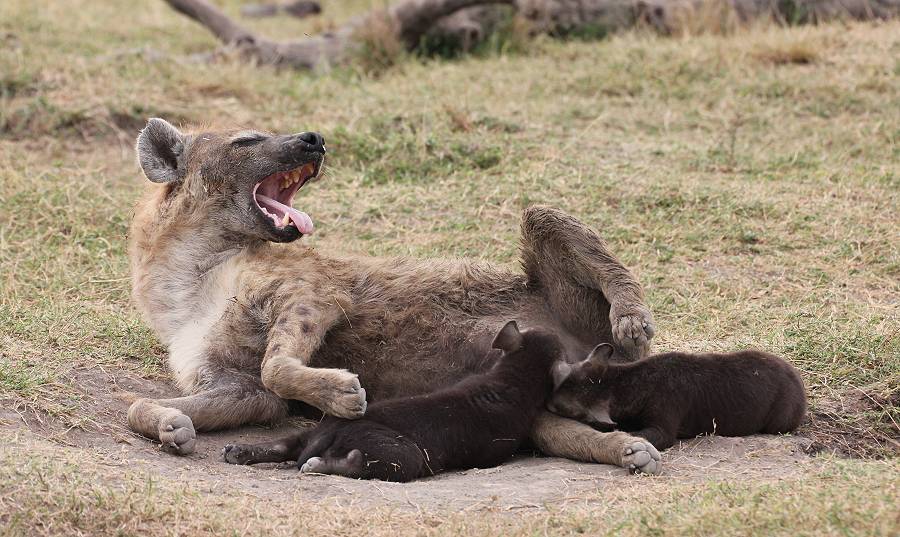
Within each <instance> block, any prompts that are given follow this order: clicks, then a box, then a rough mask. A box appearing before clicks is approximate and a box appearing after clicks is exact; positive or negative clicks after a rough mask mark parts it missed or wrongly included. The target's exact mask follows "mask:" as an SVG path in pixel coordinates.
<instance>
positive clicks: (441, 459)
mask: <svg viewBox="0 0 900 537" xmlns="http://www.w3.org/2000/svg"><path fill="white" fill-rule="evenodd" d="M492 347H493V348H494V349H499V350H500V351H502V355H501V356H500V357H499V358H498V359H497V361H496V363H495V364H494V366H493V367H492V368H491V369H490V370H488V371H487V372H485V373H482V374H475V375H472V376H469V377H467V378H465V379H463V380H462V381H460V382H458V383H456V384H454V385H452V386H450V387H447V388H444V389H441V390H438V391H435V392H432V393H428V394H424V395H419V396H412V397H401V398H397V399H390V400H386V401H384V402H378V403H374V404H372V405H370V406H369V408H368V409H367V411H366V413H365V416H364V417H362V418H360V419H356V420H347V419H343V418H337V417H333V416H327V417H326V418H325V419H324V420H323V421H322V423H321V424H320V425H319V426H317V427H316V428H315V429H312V430H309V431H303V432H301V433H297V434H295V435H292V436H290V437H287V438H284V439H282V440H278V441H275V442H268V443H263V444H251V445H228V446H226V447H225V449H224V456H225V460H227V461H228V462H231V463H235V464H252V463H258V462H281V461H286V460H297V464H298V466H299V467H300V469H301V471H304V472H316V473H324V474H337V475H343V476H347V477H353V478H361V479H381V480H384V481H411V480H414V479H417V478H419V477H425V476H430V475H434V474H437V473H439V472H442V471H444V470H450V469H464V468H487V467H491V466H497V465H498V464H501V463H502V462H503V461H505V460H506V459H508V458H509V457H511V456H512V455H513V454H514V453H515V452H516V451H517V450H518V449H519V446H520V445H521V444H522V442H523V441H524V440H525V439H526V438H528V434H529V431H530V430H531V428H532V425H533V422H534V420H535V417H536V416H537V414H538V412H539V411H540V410H541V409H542V408H543V407H544V405H545V403H546V400H547V398H548V397H549V395H550V392H551V391H552V389H553V381H552V377H551V370H552V369H553V364H554V363H555V362H557V361H560V360H564V350H563V346H562V343H561V342H560V340H559V338H558V337H557V336H556V335H555V334H553V333H551V332H549V331H546V330H543V329H540V328H533V329H529V330H523V331H519V328H518V326H517V325H516V323H515V321H510V322H508V323H507V324H506V325H505V326H504V327H503V328H502V329H501V330H500V332H499V333H498V334H497V335H496V337H495V338H494V341H493V344H492Z"/></svg>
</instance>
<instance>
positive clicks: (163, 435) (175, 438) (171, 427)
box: [159, 410, 197, 455]
mask: <svg viewBox="0 0 900 537" xmlns="http://www.w3.org/2000/svg"><path fill="white" fill-rule="evenodd" d="M196 438H197V433H196V432H194V423H193V422H192V421H191V418H189V417H187V416H185V415H184V414H182V413H181V412H180V411H178V410H172V412H169V413H167V414H166V415H164V416H163V417H162V419H160V420H159V441H160V442H162V450H163V451H165V452H166V453H171V454H173V455H188V454H190V453H193V452H194V445H195V444H196V442H197V440H196Z"/></svg>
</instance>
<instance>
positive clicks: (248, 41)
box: [166, 0, 513, 69]
mask: <svg viewBox="0 0 900 537" xmlns="http://www.w3.org/2000/svg"><path fill="white" fill-rule="evenodd" d="M512 1H513V0H407V1H405V2H401V3H400V4H397V5H396V6H393V7H391V8H389V9H387V10H386V11H373V12H371V13H368V14H366V15H364V16H361V17H356V18H354V19H352V20H350V21H349V22H347V23H346V24H344V25H343V26H341V27H340V28H338V29H337V30H335V31H333V32H328V33H324V34H322V35H317V36H313V37H309V38H306V39H302V40H292V41H283V42H276V41H272V40H269V39H266V38H264V37H261V36H258V35H256V34H254V33H253V32H251V31H250V30H248V29H246V28H244V27H242V26H241V25H239V24H237V23H236V22H234V21H233V20H231V19H230V18H229V17H228V16H227V15H225V14H224V13H222V11H221V10H219V9H218V8H217V7H215V6H213V5H212V4H210V3H209V2H207V1H206V0H166V2H167V3H168V4H169V5H170V6H172V8H174V9H175V10H176V11H178V12H179V13H183V14H184V15H187V16H188V17H190V18H191V19H193V20H195V21H197V22H198V23H200V24H201V25H203V26H204V27H206V28H207V29H208V30H209V31H210V32H212V34H213V35H214V36H216V38H218V39H219V41H222V42H223V43H224V44H225V45H228V46H232V47H235V48H236V49H237V50H238V51H239V52H240V53H241V54H242V55H243V56H244V57H246V58H248V59H251V60H253V61H256V62H258V63H262V64H272V65H280V66H288V67H294V68H299V69H317V68H321V67H323V66H327V65H333V64H336V63H341V62H342V61H344V60H345V59H346V56H347V53H348V51H350V50H351V49H352V47H353V46H354V45H357V44H359V40H358V39H355V37H356V36H358V35H360V34H365V33H366V30H367V29H371V28H373V27H377V28H384V29H385V31H386V32H388V33H389V35H386V36H382V37H383V38H385V39H396V40H398V41H399V42H401V43H402V44H403V46H404V47H405V48H406V49H407V50H412V49H413V48H415V47H416V46H417V45H418V44H419V42H420V41H421V39H422V37H423V36H424V35H425V33H426V32H427V31H428V30H429V29H430V28H431V27H432V26H433V25H434V23H435V22H436V21H438V20H440V19H441V18H442V17H445V16H447V15H452V14H453V13H455V12H457V11H459V10H461V9H464V8H468V7H472V6H478V5H484V4H510V3H512Z"/></svg>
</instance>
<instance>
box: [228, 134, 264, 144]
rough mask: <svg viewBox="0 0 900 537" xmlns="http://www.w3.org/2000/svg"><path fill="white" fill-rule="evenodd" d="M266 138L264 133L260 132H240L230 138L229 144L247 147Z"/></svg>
mask: <svg viewBox="0 0 900 537" xmlns="http://www.w3.org/2000/svg"><path fill="white" fill-rule="evenodd" d="M265 139H266V135H265V134H262V133H260V132H246V133H244V132H242V133H240V134H238V135H237V136H235V137H234V138H232V139H231V145H233V146H237V147H247V146H251V145H256V144H258V143H260V142H262V141H263V140H265Z"/></svg>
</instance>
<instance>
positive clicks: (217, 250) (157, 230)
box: [131, 211, 253, 345]
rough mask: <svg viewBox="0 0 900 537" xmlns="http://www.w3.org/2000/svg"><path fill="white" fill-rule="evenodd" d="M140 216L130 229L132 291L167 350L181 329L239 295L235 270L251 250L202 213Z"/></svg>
mask: <svg viewBox="0 0 900 537" xmlns="http://www.w3.org/2000/svg"><path fill="white" fill-rule="evenodd" d="M185 212H186V211H185ZM197 212H200V211H197ZM163 215H164V216H165V213H163ZM140 216H141V215H138V216H136V217H135V223H134V226H133V227H132V246H131V262H132V292H133V296H134V300H135V303H136V304H137V306H138V308H139V309H140V310H141V313H142V314H143V315H144V317H145V318H146V319H147V321H148V322H149V323H150V326H151V327H152V328H153V329H154V331H155V332H156V334H157V336H158V337H159V338H160V340H161V341H162V342H163V343H164V344H166V345H170V344H171V343H172V339H173V338H175V337H176V335H177V333H178V332H179V331H180V330H182V329H183V327H185V326H186V325H189V324H196V321H197V319H200V318H203V317H206V316H208V315H209V314H210V312H211V310H213V309H221V308H222V307H224V306H223V300H227V299H228V298H230V297H232V296H234V295H235V294H236V293H237V275H238V272H239V271H238V270H237V265H238V263H239V260H240V258H241V255H242V253H243V252H245V251H246V250H248V249H252V247H253V245H252V244H251V243H249V242H247V241H236V240H234V238H232V237H229V236H228V234H227V232H224V231H222V230H221V229H217V226H215V225H210V223H209V221H208V219H205V218H203V217H202V213H201V214H197V213H193V214H190V216H186V217H184V218H180V219H175V218H160V217H158V216H157V215H154V216H156V217H155V218H153V219H151V220H149V221H147V220H143V219H141V218H140ZM224 295H228V296H224Z"/></svg>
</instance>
